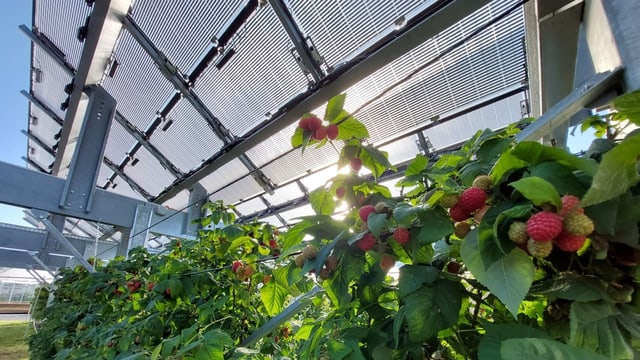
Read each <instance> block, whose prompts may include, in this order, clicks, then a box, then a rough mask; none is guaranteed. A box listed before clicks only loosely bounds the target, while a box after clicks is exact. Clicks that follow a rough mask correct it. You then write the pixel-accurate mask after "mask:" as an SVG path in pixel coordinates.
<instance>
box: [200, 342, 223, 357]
mask: <svg viewBox="0 0 640 360" xmlns="http://www.w3.org/2000/svg"><path fill="white" fill-rule="evenodd" d="M193 358H194V360H224V351H223V349H222V348H220V347H217V346H209V345H206V344H204V345H203V346H202V347H200V349H198V351H197V352H196V354H195V355H194V357H193Z"/></svg>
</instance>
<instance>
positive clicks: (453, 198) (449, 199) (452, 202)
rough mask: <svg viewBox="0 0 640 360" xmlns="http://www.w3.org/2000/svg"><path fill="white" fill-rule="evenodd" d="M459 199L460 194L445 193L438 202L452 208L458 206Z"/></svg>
mask: <svg viewBox="0 0 640 360" xmlns="http://www.w3.org/2000/svg"><path fill="white" fill-rule="evenodd" d="M458 200H460V195H459V194H444V195H442V197H441V198H440V200H438V203H439V204H440V205H442V206H444V207H446V208H452V207H454V206H456V204H457V203H458Z"/></svg>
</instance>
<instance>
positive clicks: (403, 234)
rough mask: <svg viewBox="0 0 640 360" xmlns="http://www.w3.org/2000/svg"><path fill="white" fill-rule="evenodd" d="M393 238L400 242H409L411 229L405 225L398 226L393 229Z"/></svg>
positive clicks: (402, 243)
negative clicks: (404, 226)
mask: <svg viewBox="0 0 640 360" xmlns="http://www.w3.org/2000/svg"><path fill="white" fill-rule="evenodd" d="M393 238H394V239H396V241H397V242H398V244H401V245H404V244H406V243H408V242H409V239H410V238H411V233H409V230H407V229H405V228H403V227H397V228H396V229H395V230H394V231H393Z"/></svg>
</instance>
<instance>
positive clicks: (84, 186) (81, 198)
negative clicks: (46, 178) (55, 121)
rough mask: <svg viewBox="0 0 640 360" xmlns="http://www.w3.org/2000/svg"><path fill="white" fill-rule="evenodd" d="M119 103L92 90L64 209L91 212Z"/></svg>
mask: <svg viewBox="0 0 640 360" xmlns="http://www.w3.org/2000/svg"><path fill="white" fill-rule="evenodd" d="M115 109H116V100H115V99H114V98H113V97H112V96H111V95H109V93H108V92H107V91H106V90H104V89H103V88H102V87H101V86H96V87H94V88H92V90H91V94H90V95H89V105H88V106H87V113H86V115H85V119H84V121H83V122H82V128H81V130H80V134H79V137H78V141H77V145H76V147H75V153H74V154H73V159H72V161H71V167H70V169H69V173H68V175H67V181H66V182H65V185H64V189H63V190H62V198H61V199H60V207H62V208H75V209H81V210H84V211H85V212H89V211H91V204H92V201H93V194H94V192H95V189H96V182H97V177H98V171H99V170H100V164H101V162H102V159H103V154H104V149H105V147H106V145H107V137H108V134H109V129H110V128H111V120H112V119H113V116H114V114H115Z"/></svg>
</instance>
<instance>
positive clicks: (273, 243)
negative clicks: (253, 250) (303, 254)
mask: <svg viewBox="0 0 640 360" xmlns="http://www.w3.org/2000/svg"><path fill="white" fill-rule="evenodd" d="M269 247H270V248H272V249H275V248H277V247H278V243H277V242H276V240H275V239H271V240H269Z"/></svg>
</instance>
